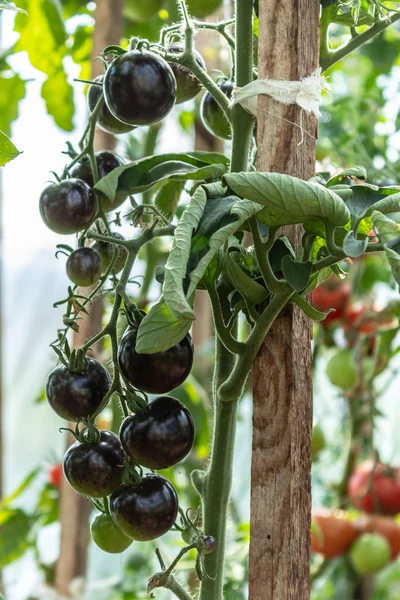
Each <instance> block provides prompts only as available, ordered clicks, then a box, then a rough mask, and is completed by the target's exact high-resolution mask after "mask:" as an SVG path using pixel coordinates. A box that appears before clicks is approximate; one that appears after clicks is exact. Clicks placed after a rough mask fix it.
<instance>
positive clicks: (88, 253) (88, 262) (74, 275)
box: [66, 248, 102, 287]
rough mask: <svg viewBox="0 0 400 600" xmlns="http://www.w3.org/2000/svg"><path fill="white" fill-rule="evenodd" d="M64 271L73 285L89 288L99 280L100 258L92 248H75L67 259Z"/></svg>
mask: <svg viewBox="0 0 400 600" xmlns="http://www.w3.org/2000/svg"><path fill="white" fill-rule="evenodd" d="M66 270H67V275H68V277H69V278H70V280H71V281H72V282H73V283H75V285H79V286H81V287H88V286H91V285H93V284H94V283H96V282H97V281H98V280H99V279H100V276H101V271H102V264H101V256H100V254H99V253H98V252H96V250H94V249H93V248H77V249H76V250H74V251H73V252H72V253H71V254H70V256H69V257H68V260H67V264H66Z"/></svg>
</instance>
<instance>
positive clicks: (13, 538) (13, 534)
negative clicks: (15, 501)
mask: <svg viewBox="0 0 400 600" xmlns="http://www.w3.org/2000/svg"><path fill="white" fill-rule="evenodd" d="M29 529H30V520H29V517H28V515H27V514H26V513H24V511H23V510H20V509H6V508H5V509H3V510H1V511H0V567H1V568H3V567H5V566H6V565H9V564H10V563H11V562H13V561H14V560H17V558H20V557H21V556H22V555H23V554H24V552H25V551H26V550H27V548H28V546H29V543H28V533H29Z"/></svg>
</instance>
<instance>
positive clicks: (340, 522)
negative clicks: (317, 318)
mask: <svg viewBox="0 0 400 600" xmlns="http://www.w3.org/2000/svg"><path fill="white" fill-rule="evenodd" d="M312 522H313V526H312V530H311V550H312V551H313V552H319V553H320V554H323V555H324V556H325V557H326V558H335V557H336V556H342V554H346V552H347V551H348V549H349V548H350V546H351V545H352V543H353V542H354V540H355V539H356V538H357V537H358V536H359V535H360V531H359V529H358V528H357V527H356V526H355V525H354V523H353V522H352V521H350V520H349V519H348V518H347V516H346V513H345V512H344V511H342V510H328V509H325V508H319V509H317V510H315V511H313V515H312Z"/></svg>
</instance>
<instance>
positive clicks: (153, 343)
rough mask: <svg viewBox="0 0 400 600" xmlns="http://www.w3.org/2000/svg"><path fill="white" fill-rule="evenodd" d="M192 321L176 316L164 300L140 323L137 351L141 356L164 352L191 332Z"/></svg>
mask: <svg viewBox="0 0 400 600" xmlns="http://www.w3.org/2000/svg"><path fill="white" fill-rule="evenodd" d="M191 325H192V319H185V318H180V317H176V316H174V314H173V313H172V312H171V311H170V309H169V308H168V306H167V305H166V303H165V302H164V300H163V299H162V298H160V300H159V301H158V302H157V304H155V305H154V306H153V307H152V309H151V310H150V312H149V313H148V314H147V315H146V316H145V317H144V319H143V320H142V322H141V323H140V326H139V329H138V333H137V338H136V351H137V352H138V353H139V354H153V353H154V352H164V351H165V350H168V349H169V348H171V347H172V346H175V345H176V344H178V343H179V342H180V341H181V340H182V339H183V338H184V337H185V335H186V334H187V333H188V332H189V330H190V327H191Z"/></svg>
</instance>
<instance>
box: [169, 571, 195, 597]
mask: <svg viewBox="0 0 400 600" xmlns="http://www.w3.org/2000/svg"><path fill="white" fill-rule="evenodd" d="M164 587H165V588H166V589H167V590H170V592H172V593H173V594H175V596H176V597H177V598H178V599H179V600H193V598H192V596H191V595H190V594H189V593H188V592H187V591H186V590H185V589H184V588H183V587H182V586H181V584H180V583H178V582H177V580H176V579H175V577H173V576H172V575H171V576H170V577H169V578H168V581H167V583H166V584H165V586H164Z"/></svg>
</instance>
